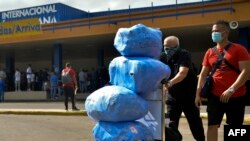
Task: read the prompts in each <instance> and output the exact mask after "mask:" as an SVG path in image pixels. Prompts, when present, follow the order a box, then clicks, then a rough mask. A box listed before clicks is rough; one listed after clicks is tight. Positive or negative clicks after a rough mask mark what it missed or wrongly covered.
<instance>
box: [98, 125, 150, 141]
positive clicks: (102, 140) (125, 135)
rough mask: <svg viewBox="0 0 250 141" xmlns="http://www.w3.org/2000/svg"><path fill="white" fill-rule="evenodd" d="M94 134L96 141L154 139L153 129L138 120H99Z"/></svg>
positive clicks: (145, 140) (148, 140) (142, 140)
mask: <svg viewBox="0 0 250 141" xmlns="http://www.w3.org/2000/svg"><path fill="white" fill-rule="evenodd" d="M93 135H94V137H95V140H96V141H154V137H153V134H152V133H151V131H150V130H149V129H148V128H147V127H146V126H145V125H143V124H142V123H140V122H136V121H132V122H113V123H112V122H98V123H97V124H96V126H95V127H94V129H93Z"/></svg>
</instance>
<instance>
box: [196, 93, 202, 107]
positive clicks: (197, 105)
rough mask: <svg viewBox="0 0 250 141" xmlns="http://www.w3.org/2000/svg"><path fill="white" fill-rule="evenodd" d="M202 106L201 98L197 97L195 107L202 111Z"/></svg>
mask: <svg viewBox="0 0 250 141" xmlns="http://www.w3.org/2000/svg"><path fill="white" fill-rule="evenodd" d="M201 105H202V102H201V97H200V95H196V97H195V106H196V107H197V108H199V109H200V106H201Z"/></svg>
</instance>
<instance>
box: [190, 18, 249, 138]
mask: <svg viewBox="0 0 250 141" xmlns="http://www.w3.org/2000/svg"><path fill="white" fill-rule="evenodd" d="M229 32H230V26H229V23H228V22H227V21H223V20H218V21H216V22H215V23H214V24H213V27H212V34H211V35H212V40H213V42H215V43H216V46H215V47H213V48H209V49H208V50H207V52H206V54H205V56H204V58H203V62H202V70H201V72H200V75H199V80H198V84H197V91H196V100H195V103H196V106H197V107H199V106H200V105H201V104H202V103H201V98H200V97H201V91H202V87H203V85H204V83H205V79H206V77H207V76H208V75H209V73H210V71H211V70H212V68H213V67H214V65H215V64H216V62H217V59H218V58H219V57H220V56H221V54H222V53H223V52H224V57H223V60H222V63H221V64H220V66H219V67H218V68H217V69H216V71H215V73H214V74H213V76H212V78H213V80H212V89H211V94H209V97H208V101H207V113H208V129H207V141H217V140H218V128H219V127H220V124H221V122H222V119H223V115H224V113H225V114H226V117H227V120H226V123H227V124H229V125H232V126H236V127H239V126H241V125H242V124H243V120H244V114H245V93H246V87H245V82H246V81H247V79H248V78H249V76H250V58H249V54H248V52H247V50H246V48H245V47H243V46H242V45H240V44H236V43H232V42H230V41H229V40H228V37H229ZM225 48H226V49H225ZM233 68H234V69H233Z"/></svg>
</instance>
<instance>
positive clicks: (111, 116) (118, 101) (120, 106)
mask: <svg viewBox="0 0 250 141" xmlns="http://www.w3.org/2000/svg"><path fill="white" fill-rule="evenodd" d="M85 109H86V111H87V114H88V116H90V117H91V118H93V119H94V120H96V121H111V122H118V121H132V120H137V119H139V118H141V117H143V116H145V115H146V114H147V112H148V103H147V101H146V100H144V99H143V98H141V97H140V96H139V95H137V94H135V93H134V92H133V91H131V90H129V89H126V88H124V87H120V86H105V87H103V88H100V89H98V90H96V91H95V92H93V93H92V94H91V95H89V96H88V97H87V99H86V101H85Z"/></svg>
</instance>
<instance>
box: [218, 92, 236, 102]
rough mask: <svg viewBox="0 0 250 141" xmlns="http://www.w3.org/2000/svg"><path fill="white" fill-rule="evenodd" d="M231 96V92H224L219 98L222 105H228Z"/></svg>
mask: <svg viewBox="0 0 250 141" xmlns="http://www.w3.org/2000/svg"><path fill="white" fill-rule="evenodd" d="M232 95H233V92H231V91H230V90H229V89H227V90H226V91H224V92H223V93H222V95H221V96H220V101H221V102H222V103H228V101H229V99H230V97H231V96H232Z"/></svg>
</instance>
